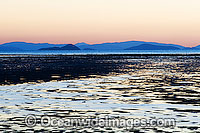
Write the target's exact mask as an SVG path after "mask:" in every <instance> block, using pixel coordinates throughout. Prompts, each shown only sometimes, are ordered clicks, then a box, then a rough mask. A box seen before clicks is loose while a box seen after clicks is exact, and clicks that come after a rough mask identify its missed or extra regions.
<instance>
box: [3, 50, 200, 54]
mask: <svg viewBox="0 0 200 133" xmlns="http://www.w3.org/2000/svg"><path fill="white" fill-rule="evenodd" d="M0 54H36V55H49V54H54V55H56V54H63V55H72V54H200V50H154V51H152V50H139V51H138V50H64V51H63V50H62V51H9V52H8V51H0Z"/></svg>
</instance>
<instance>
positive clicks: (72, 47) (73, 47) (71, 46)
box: [39, 44, 80, 50]
mask: <svg viewBox="0 0 200 133" xmlns="http://www.w3.org/2000/svg"><path fill="white" fill-rule="evenodd" d="M39 50H80V48H78V47H77V46H75V45H72V44H67V45H65V46H63V47H49V48H41V49H39Z"/></svg>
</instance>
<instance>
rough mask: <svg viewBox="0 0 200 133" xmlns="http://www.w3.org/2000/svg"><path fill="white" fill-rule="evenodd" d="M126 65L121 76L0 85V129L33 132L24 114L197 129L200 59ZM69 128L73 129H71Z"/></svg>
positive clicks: (172, 59) (150, 61)
mask: <svg viewBox="0 0 200 133" xmlns="http://www.w3.org/2000/svg"><path fill="white" fill-rule="evenodd" d="M128 62H129V63H127V64H126V66H125V67H123V69H121V70H120V72H112V73H108V74H106V75H89V76H87V77H84V76H83V77H79V78H75V79H71V80H62V81H51V82H44V83H37V84H36V83H24V84H18V85H6V86H0V130H7V131H9V130H17V131H28V129H32V128H28V127H26V126H24V125H23V119H24V116H26V115H28V114H35V115H37V116H41V115H44V114H46V115H53V116H54V117H59V116H72V117H73V116H78V117H81V116H99V117H104V116H105V115H109V116H113V117H117V116H120V117H122V116H124V117H126V118H147V119H149V118H154V117H155V118H175V119H176V121H177V123H176V127H174V128H162V127H152V128H150V127H149V128H142V127H138V128H135V130H136V129H138V130H139V131H141V132H156V131H160V132H172V131H177V132H195V131H199V130H200V97H199V96H200V71H199V70H200V69H199V63H200V60H198V59H196V58H194V57H191V58H184V59H178V58H177V57H170V58H168V57H167V58H151V59H143V60H135V59H133V60H129V61H128ZM130 62H131V63H130ZM188 66H189V67H188ZM33 129H35V130H38V131H40V130H42V129H43V127H41V126H36V127H33ZM53 129H55V128H53V127H51V128H46V130H53ZM58 129H59V128H56V130H58ZM83 129H84V130H88V131H91V130H92V131H94V130H95V131H121V132H127V131H129V130H128V129H126V128H117V129H116V128H113V129H105V128H98V129H97V128H92V129H91V128H79V129H76V131H80V132H81V131H83ZM60 130H62V128H60ZM67 130H69V131H74V129H73V128H68V129H67Z"/></svg>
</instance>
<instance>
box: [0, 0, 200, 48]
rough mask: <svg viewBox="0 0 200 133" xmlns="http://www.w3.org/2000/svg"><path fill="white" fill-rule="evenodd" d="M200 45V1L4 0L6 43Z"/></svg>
mask: <svg viewBox="0 0 200 133" xmlns="http://www.w3.org/2000/svg"><path fill="white" fill-rule="evenodd" d="M128 40H143V41H156V42H164V43H176V44H181V45H184V46H196V45H198V44H200V0H1V1H0V43H5V42H10V41H27V42H49V43H78V42H86V43H101V42H115V41H128Z"/></svg>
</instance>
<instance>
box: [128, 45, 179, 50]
mask: <svg viewBox="0 0 200 133" xmlns="http://www.w3.org/2000/svg"><path fill="white" fill-rule="evenodd" d="M178 49H180V48H178V47H175V46H158V45H152V44H141V45H139V46H133V47H130V48H127V49H125V50H178Z"/></svg>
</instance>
